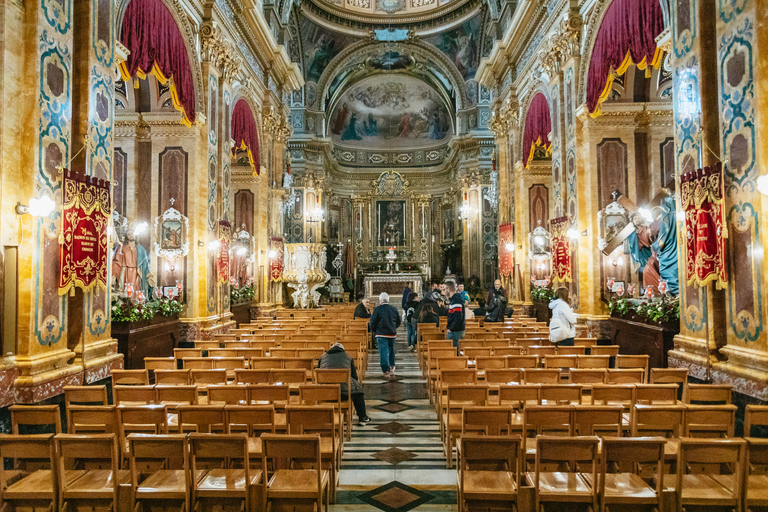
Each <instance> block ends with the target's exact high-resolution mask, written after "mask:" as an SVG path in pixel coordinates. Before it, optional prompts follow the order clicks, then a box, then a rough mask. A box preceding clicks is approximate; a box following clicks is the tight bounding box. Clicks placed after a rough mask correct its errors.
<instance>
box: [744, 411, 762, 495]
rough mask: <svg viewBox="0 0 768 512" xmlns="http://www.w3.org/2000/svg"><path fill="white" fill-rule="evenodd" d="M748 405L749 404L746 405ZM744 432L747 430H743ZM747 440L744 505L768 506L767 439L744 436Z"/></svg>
mask: <svg viewBox="0 0 768 512" xmlns="http://www.w3.org/2000/svg"><path fill="white" fill-rule="evenodd" d="M747 407H749V406H747ZM744 432H745V433H746V432H747V430H745V431H744ZM745 441H746V442H747V455H746V466H747V467H746V469H745V476H746V482H745V491H746V498H745V503H744V507H745V509H746V510H750V509H751V508H752V507H755V508H757V507H763V508H764V507H768V439H764V438H763V439H758V438H754V437H747V438H745Z"/></svg>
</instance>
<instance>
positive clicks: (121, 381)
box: [110, 368, 149, 386]
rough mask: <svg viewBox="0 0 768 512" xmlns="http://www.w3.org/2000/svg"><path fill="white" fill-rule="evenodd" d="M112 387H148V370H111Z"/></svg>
mask: <svg viewBox="0 0 768 512" xmlns="http://www.w3.org/2000/svg"><path fill="white" fill-rule="evenodd" d="M110 373H111V374H112V385H113V386H147V385H149V370H148V369H146V368H145V369H144V370H112V371H111V372H110Z"/></svg>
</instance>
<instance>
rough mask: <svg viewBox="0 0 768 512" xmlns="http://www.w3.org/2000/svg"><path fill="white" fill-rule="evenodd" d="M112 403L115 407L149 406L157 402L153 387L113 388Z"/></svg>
mask: <svg viewBox="0 0 768 512" xmlns="http://www.w3.org/2000/svg"><path fill="white" fill-rule="evenodd" d="M112 402H113V403H114V404H115V405H149V404H154V403H156V402H157V392H156V391H155V386H114V387H113V388H112Z"/></svg>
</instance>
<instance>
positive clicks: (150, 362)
mask: <svg viewBox="0 0 768 512" xmlns="http://www.w3.org/2000/svg"><path fill="white" fill-rule="evenodd" d="M144 369H145V370H152V371H154V370H175V369H176V359H174V358H173V357H145V358H144Z"/></svg>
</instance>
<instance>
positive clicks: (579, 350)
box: [555, 345, 587, 356]
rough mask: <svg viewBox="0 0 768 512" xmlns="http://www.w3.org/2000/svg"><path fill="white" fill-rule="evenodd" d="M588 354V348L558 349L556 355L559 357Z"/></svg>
mask: <svg viewBox="0 0 768 512" xmlns="http://www.w3.org/2000/svg"><path fill="white" fill-rule="evenodd" d="M586 353H587V347H582V346H576V345H574V346H573V347H556V350H555V354H556V355H558V356H583V355H585V354H586Z"/></svg>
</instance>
